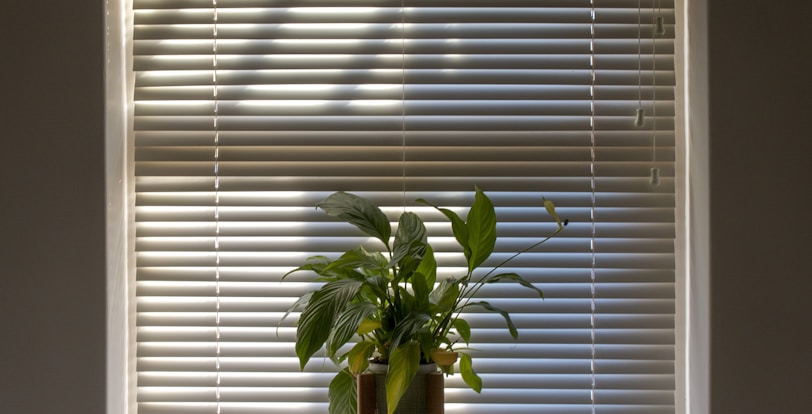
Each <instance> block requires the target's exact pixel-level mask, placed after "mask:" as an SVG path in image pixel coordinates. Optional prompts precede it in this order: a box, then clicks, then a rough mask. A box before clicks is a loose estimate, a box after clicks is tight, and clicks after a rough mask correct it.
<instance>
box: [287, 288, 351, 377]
mask: <svg viewBox="0 0 812 414" xmlns="http://www.w3.org/2000/svg"><path fill="white" fill-rule="evenodd" d="M362 284H363V282H361V281H359V280H355V279H341V280H337V281H335V282H330V283H327V284H325V285H324V286H322V287H321V289H319V290H317V291H316V292H314V293H313V296H312V297H311V298H310V302H309V303H308V304H307V307H306V308H305V310H304V311H303V312H302V315H301V316H300V318H299V326H298V327H297V329H296V355H297V356H298V357H299V366H300V368H302V369H304V366H305V364H307V361H309V360H310V357H312V356H313V354H315V353H316V351H318V350H319V349H321V347H322V346H323V345H324V342H325V341H327V338H328V337H329V335H330V329H331V327H332V325H333V321H335V319H336V316H337V315H338V314H339V313H341V312H342V311H343V310H344V308H345V307H346V306H347V304H349V303H350V301H352V299H353V298H354V297H355V296H356V295H357V294H358V292H359V290H360V289H361V286H362Z"/></svg>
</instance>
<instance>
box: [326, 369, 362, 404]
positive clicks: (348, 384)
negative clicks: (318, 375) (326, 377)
mask: <svg viewBox="0 0 812 414" xmlns="http://www.w3.org/2000/svg"><path fill="white" fill-rule="evenodd" d="M357 387H358V385H357V384H356V382H355V377H354V376H353V375H352V374H351V373H350V371H349V369H347V368H344V369H342V370H341V371H339V372H338V374H336V376H335V377H334V378H333V380H332V381H330V387H329V388H328V391H327V395H328V396H329V398H330V405H329V408H328V409H329V410H330V414H356V412H357V411H358V403H357V395H356V394H357V393H358V391H357Z"/></svg>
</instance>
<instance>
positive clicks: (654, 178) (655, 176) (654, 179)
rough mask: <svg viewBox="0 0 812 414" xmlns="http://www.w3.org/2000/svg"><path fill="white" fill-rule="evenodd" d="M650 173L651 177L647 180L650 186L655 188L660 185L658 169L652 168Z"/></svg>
mask: <svg viewBox="0 0 812 414" xmlns="http://www.w3.org/2000/svg"><path fill="white" fill-rule="evenodd" d="M650 173H651V177H650V178H649V182H650V183H651V185H653V186H655V187H656V186H658V185H660V169H659V168H657V167H653V168H652V169H651V172H650Z"/></svg>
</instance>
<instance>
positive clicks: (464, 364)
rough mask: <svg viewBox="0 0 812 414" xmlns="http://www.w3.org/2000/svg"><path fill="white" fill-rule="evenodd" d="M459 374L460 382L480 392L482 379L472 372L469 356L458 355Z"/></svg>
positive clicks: (464, 354)
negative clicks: (460, 376)
mask: <svg viewBox="0 0 812 414" xmlns="http://www.w3.org/2000/svg"><path fill="white" fill-rule="evenodd" d="M460 374H462V380H463V381H465V383H466V384H468V386H469V387H471V389H472V390H474V391H476V392H482V378H480V377H479V375H477V373H476V372H475V371H474V367H473V364H472V361H471V355H468V354H466V353H464V352H462V353H460Z"/></svg>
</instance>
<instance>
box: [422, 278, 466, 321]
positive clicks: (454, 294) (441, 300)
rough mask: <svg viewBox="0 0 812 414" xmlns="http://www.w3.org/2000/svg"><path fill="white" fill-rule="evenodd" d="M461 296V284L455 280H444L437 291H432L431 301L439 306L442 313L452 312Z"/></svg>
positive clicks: (438, 308)
mask: <svg viewBox="0 0 812 414" xmlns="http://www.w3.org/2000/svg"><path fill="white" fill-rule="evenodd" d="M459 296H460V283H459V280H455V279H443V281H442V282H440V285H439V286H437V289H434V290H433V291H431V294H430V295H429V301H430V302H431V303H432V304H434V305H436V306H437V310H438V312H440V313H445V312H448V311H449V310H451V308H452V307H453V306H454V304H455V303H457V298H458V297H459Z"/></svg>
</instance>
